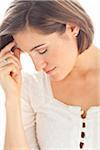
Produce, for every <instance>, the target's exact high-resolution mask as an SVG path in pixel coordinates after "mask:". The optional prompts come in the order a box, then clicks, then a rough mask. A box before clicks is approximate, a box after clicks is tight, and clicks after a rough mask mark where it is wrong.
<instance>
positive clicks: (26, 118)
mask: <svg viewBox="0 0 100 150" xmlns="http://www.w3.org/2000/svg"><path fill="white" fill-rule="evenodd" d="M21 102H22V103H21V106H22V119H23V126H24V130H25V135H26V137H27V141H28V143H29V146H30V150H80V149H81V148H80V142H81V143H82V142H83V143H84V145H83V149H84V150H100V106H95V107H91V108H90V109H89V110H88V112H87V116H86V118H85V119H84V120H83V119H82V118H81V108H80V107H79V106H71V105H66V104H64V103H62V102H60V101H59V100H57V99H55V98H54V97H53V94H52V90H51V85H50V81H49V77H48V76H47V75H46V74H45V73H43V72H41V73H36V74H34V75H28V74H23V82H22V98H21ZM83 122H84V124H85V125H86V126H85V127H83ZM81 132H84V133H85V136H84V138H82V137H81V134H84V133H81Z"/></svg>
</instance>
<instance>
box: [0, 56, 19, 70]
mask: <svg viewBox="0 0 100 150" xmlns="http://www.w3.org/2000/svg"><path fill="white" fill-rule="evenodd" d="M9 64H14V65H15V66H16V68H18V69H19V70H21V67H20V65H19V64H18V63H16V61H14V60H13V59H12V58H8V59H7V64H5V63H4V62H3V61H2V62H1V63H0V67H4V66H6V65H9Z"/></svg>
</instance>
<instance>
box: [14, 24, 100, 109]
mask: <svg viewBox="0 0 100 150" xmlns="http://www.w3.org/2000/svg"><path fill="white" fill-rule="evenodd" d="M78 32H79V28H78V27H77V26H73V25H72V24H67V25H66V31H65V32H64V33H63V34H59V33H53V34H50V35H44V34H43V33H42V32H40V31H39V30H36V29H34V28H30V27H27V28H26V29H25V30H23V31H21V32H19V33H17V34H16V35H14V39H15V42H16V45H17V46H18V47H19V48H20V49H21V50H22V51H24V52H27V53H28V54H29V55H30V57H31V58H32V61H33V63H34V65H35V68H36V70H37V71H40V70H43V71H45V72H47V71H48V70H51V69H52V68H55V70H54V71H52V72H51V74H49V77H50V81H51V87H52V92H53V95H54V97H55V98H56V99H58V100H59V101H61V102H63V103H64V104H67V105H68V104H69V105H78V106H81V108H82V109H84V110H88V109H89V108H90V107H91V106H98V105H100V94H99V92H98V91H99V89H100V84H99V81H100V79H99V76H100V68H99V66H100V65H99V64H100V62H99V60H100V58H99V57H100V52H99V51H98V49H97V48H96V47H95V46H93V45H91V47H90V48H89V49H88V50H86V51H85V52H84V53H82V54H81V55H78V48H77V43H76V36H75V34H76V33H77V34H78ZM39 44H44V45H42V46H40V47H38V48H36V49H34V50H32V51H30V50H31V49H32V48H33V47H35V46H37V45H39ZM46 49H47V52H46V53H44V54H40V52H44V51H45V50H46ZM97 63H98V65H97ZM62 91H63V92H62ZM72 93H73V94H72Z"/></svg>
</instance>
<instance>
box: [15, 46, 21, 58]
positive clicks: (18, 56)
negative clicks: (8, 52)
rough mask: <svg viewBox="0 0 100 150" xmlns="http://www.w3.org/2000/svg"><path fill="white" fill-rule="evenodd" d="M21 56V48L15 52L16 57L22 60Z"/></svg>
mask: <svg viewBox="0 0 100 150" xmlns="http://www.w3.org/2000/svg"><path fill="white" fill-rule="evenodd" d="M20 54H21V51H20V49H19V48H16V49H15V50H14V55H15V56H16V57H17V58H18V59H19V60H20Z"/></svg>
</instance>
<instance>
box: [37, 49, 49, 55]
mask: <svg viewBox="0 0 100 150" xmlns="http://www.w3.org/2000/svg"><path fill="white" fill-rule="evenodd" d="M38 52H39V51H38ZM46 52H47V49H46V50H45V51H43V52H39V54H40V55H43V54H45V53H46Z"/></svg>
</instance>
